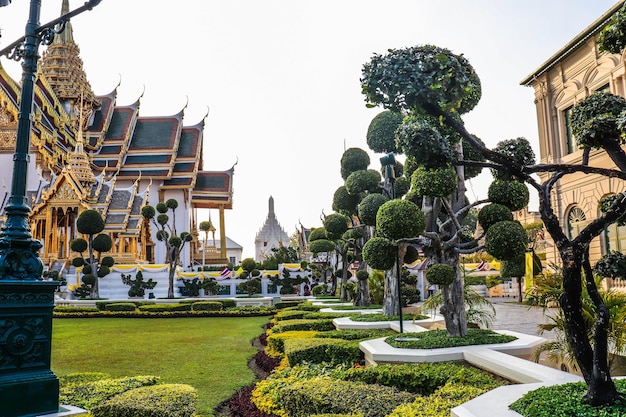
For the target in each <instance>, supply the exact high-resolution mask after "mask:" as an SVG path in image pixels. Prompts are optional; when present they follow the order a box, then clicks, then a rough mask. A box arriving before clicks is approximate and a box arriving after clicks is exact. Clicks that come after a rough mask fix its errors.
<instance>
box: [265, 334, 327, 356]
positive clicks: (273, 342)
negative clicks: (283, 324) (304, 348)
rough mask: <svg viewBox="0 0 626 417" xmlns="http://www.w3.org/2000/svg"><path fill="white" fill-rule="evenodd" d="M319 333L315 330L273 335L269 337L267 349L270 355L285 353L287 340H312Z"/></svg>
mask: <svg viewBox="0 0 626 417" xmlns="http://www.w3.org/2000/svg"><path fill="white" fill-rule="evenodd" d="M318 333H319V332H317V331H315V330H294V331H290V332H282V333H272V334H271V335H270V336H268V337H267V347H268V349H267V350H268V351H269V352H270V353H272V352H277V353H280V354H282V353H285V340H288V339H310V338H313V337H315V335H317V334H318Z"/></svg>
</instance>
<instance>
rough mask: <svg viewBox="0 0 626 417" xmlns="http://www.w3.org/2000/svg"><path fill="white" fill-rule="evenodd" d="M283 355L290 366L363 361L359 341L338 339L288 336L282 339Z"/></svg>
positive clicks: (346, 363)
mask: <svg viewBox="0 0 626 417" xmlns="http://www.w3.org/2000/svg"><path fill="white" fill-rule="evenodd" d="M327 330H328V329H327ZM284 344H285V356H286V357H287V359H288V361H289V365H290V366H295V365H300V364H303V363H328V364H332V365H338V364H343V365H352V364H355V363H363V360H364V356H363V352H361V349H359V342H358V341H352V340H338V339H317V338H302V339H295V338H290V339H286V340H285V341H284Z"/></svg>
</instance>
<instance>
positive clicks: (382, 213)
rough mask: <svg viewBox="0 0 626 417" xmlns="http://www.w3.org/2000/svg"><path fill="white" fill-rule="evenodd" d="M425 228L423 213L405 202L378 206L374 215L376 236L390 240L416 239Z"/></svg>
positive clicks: (391, 201) (392, 202)
mask: <svg viewBox="0 0 626 417" xmlns="http://www.w3.org/2000/svg"><path fill="white" fill-rule="evenodd" d="M425 227H426V218H425V216H424V213H423V212H422V210H421V209H420V208H419V207H418V206H417V205H415V204H414V203H411V202H410V201H407V200H390V201H388V202H386V203H385V204H383V205H382V206H380V208H379V209H378V214H377V215H376V231H377V232H378V235H379V236H381V237H385V238H388V239H392V240H396V239H402V238H412V237H417V236H419V235H420V234H421V233H422V232H423V231H424V228H425ZM376 269H379V268H376Z"/></svg>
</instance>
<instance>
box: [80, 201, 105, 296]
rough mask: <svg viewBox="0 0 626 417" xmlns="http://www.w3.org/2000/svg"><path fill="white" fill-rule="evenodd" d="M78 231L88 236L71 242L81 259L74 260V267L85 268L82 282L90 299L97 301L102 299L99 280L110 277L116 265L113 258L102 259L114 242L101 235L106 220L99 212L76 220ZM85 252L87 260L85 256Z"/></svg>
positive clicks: (82, 215) (81, 216)
mask: <svg viewBox="0 0 626 417" xmlns="http://www.w3.org/2000/svg"><path fill="white" fill-rule="evenodd" d="M76 229H77V230H78V232H79V233H82V234H83V235H86V236H87V240H85V239H83V238H82V237H79V238H76V239H73V240H72V241H71V242H70V249H71V250H72V251H74V252H78V253H79V254H80V257H77V258H74V259H73V260H72V265H73V266H75V267H77V268H78V267H81V266H82V267H83V277H82V278H81V281H82V282H83V284H85V286H86V287H88V288H89V290H90V297H91V298H93V299H97V298H99V297H100V294H99V289H98V278H102V277H104V276H106V275H108V274H109V273H110V272H111V269H110V268H111V267H112V266H113V265H114V264H115V261H114V259H113V258H112V257H110V256H107V257H102V254H103V253H105V252H108V251H110V250H111V248H112V247H113V241H112V240H111V237H110V236H109V235H107V234H104V233H101V232H102V231H103V230H104V219H103V218H102V215H101V214H100V212H98V211H97V210H85V211H83V212H82V213H81V214H80V215H79V216H78V218H77V219H76ZM85 251H87V258H85V256H84V255H83V253H84V252H85ZM101 258H102V260H101Z"/></svg>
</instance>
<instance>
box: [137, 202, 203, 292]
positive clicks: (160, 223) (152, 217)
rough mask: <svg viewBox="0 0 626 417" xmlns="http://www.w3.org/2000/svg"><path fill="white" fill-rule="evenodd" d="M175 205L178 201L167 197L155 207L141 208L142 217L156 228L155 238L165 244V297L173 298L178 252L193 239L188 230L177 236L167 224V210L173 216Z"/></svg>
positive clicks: (178, 261) (178, 258)
mask: <svg viewBox="0 0 626 417" xmlns="http://www.w3.org/2000/svg"><path fill="white" fill-rule="evenodd" d="M177 207H178V202H177V201H176V200H174V199H169V200H167V202H166V203H163V202H159V203H157V205H156V209H155V208H154V207H153V206H151V205H146V206H144V207H142V209H141V215H142V216H143V218H144V219H146V220H147V221H148V222H149V223H152V225H153V226H154V227H155V228H156V237H157V240H158V241H160V242H163V244H164V245H165V262H167V263H168V264H169V277H168V287H167V298H174V275H175V274H176V267H177V266H178V265H179V264H180V254H181V252H182V250H183V248H184V247H185V244H187V243H189V242H191V241H192V240H193V236H192V235H191V234H190V233H188V232H182V233H181V234H180V236H177V235H176V229H175V228H174V227H173V226H170V224H169V221H170V217H169V216H168V215H167V212H168V211H170V210H171V211H172V215H173V216H174V215H175V214H174V212H175V210H176V208H177ZM157 212H158V213H159V214H158V215H157Z"/></svg>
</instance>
